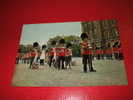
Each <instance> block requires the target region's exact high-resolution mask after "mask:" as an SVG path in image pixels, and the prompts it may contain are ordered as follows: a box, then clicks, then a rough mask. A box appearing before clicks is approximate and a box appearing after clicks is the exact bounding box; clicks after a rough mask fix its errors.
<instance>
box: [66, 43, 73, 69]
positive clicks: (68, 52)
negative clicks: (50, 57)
mask: <svg viewBox="0 0 133 100" xmlns="http://www.w3.org/2000/svg"><path fill="white" fill-rule="evenodd" d="M71 46H72V44H71V43H68V44H67V45H66V54H65V55H66V57H65V62H66V68H70V69H71V61H72V49H71Z"/></svg>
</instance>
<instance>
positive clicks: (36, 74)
mask: <svg viewBox="0 0 133 100" xmlns="http://www.w3.org/2000/svg"><path fill="white" fill-rule="evenodd" d="M73 60H75V61H77V62H78V64H77V65H76V66H72V69H66V70H57V69H55V68H54V67H51V68H50V67H48V65H47V64H45V65H44V66H40V67H39V69H29V68H28V67H29V65H26V64H18V65H16V68H15V71H14V75H13V79H12V85H13V86H28V87H29V86H31V87H39V86H43V87H53V86H59V87H60V86H65V87H71V86H112V85H115V86H117V85H127V84H128V82H127V77H126V70H125V66H124V63H123V60H121V61H118V60H94V61H93V66H94V68H95V69H96V70H97V72H89V71H88V73H84V72H83V66H82V63H81V58H74V59H73Z"/></svg>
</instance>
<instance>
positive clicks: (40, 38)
mask: <svg viewBox="0 0 133 100" xmlns="http://www.w3.org/2000/svg"><path fill="white" fill-rule="evenodd" d="M80 34H81V23H80V22H66V23H45V24H25V25H23V29H22V34H21V40H20V44H25V45H26V44H33V42H38V43H39V44H40V45H43V44H46V43H47V41H48V40H49V38H52V37H55V36H57V35H59V36H62V35H65V36H68V35H76V36H80Z"/></svg>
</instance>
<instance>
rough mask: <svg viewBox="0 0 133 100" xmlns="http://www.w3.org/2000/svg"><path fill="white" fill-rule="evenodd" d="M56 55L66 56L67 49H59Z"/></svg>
mask: <svg viewBox="0 0 133 100" xmlns="http://www.w3.org/2000/svg"><path fill="white" fill-rule="evenodd" d="M56 55H57V56H66V48H65V47H57V48H56Z"/></svg>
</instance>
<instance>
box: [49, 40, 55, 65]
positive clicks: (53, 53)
mask: <svg viewBox="0 0 133 100" xmlns="http://www.w3.org/2000/svg"><path fill="white" fill-rule="evenodd" d="M51 46H52V47H51V48H50V50H49V67H51V65H52V63H53V61H54V60H55V59H56V55H55V54H56V50H55V49H56V47H55V46H56V41H52V42H51Z"/></svg>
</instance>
